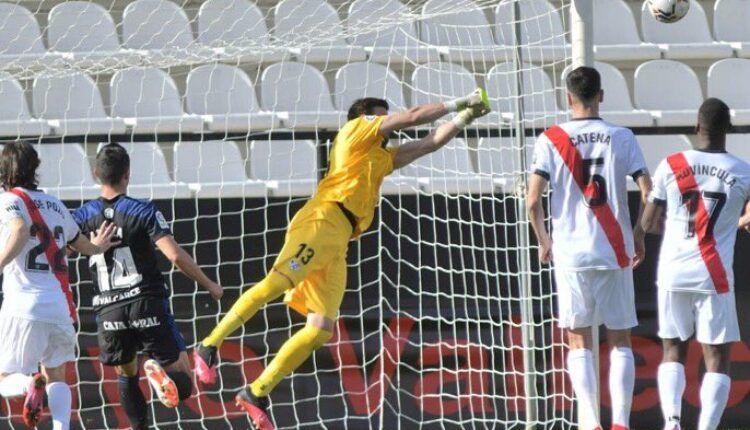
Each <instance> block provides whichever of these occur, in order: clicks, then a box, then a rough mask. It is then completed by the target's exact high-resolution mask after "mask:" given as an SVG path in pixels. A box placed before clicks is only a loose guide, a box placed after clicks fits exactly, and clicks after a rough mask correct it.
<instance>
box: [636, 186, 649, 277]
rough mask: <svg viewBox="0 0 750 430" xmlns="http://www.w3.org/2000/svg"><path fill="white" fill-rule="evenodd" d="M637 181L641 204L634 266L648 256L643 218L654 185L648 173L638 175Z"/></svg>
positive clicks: (637, 224) (637, 222) (637, 221)
mask: <svg viewBox="0 0 750 430" xmlns="http://www.w3.org/2000/svg"><path fill="white" fill-rule="evenodd" d="M635 183H636V184H637V185H638V189H639V190H640V191H641V204H640V208H639V209H638V218H637V220H636V221H635V228H633V239H634V245H635V255H634V256H633V267H638V266H639V265H640V264H641V263H643V260H644V259H645V258H646V230H644V229H643V226H642V223H641V220H642V219H643V212H644V210H645V208H646V205H647V203H648V196H649V195H650V194H651V189H652V188H653V185H652V183H651V177H650V176H649V175H648V173H643V174H640V175H638V177H636V179H635Z"/></svg>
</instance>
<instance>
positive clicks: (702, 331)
mask: <svg viewBox="0 0 750 430" xmlns="http://www.w3.org/2000/svg"><path fill="white" fill-rule="evenodd" d="M693 333H695V338H696V340H697V341H698V342H700V343H704V344H707V345H721V344H724V343H730V342H737V341H739V340H740V326H739V323H738V322H737V305H736V304H735V302H734V292H729V293H726V294H710V293H708V294H707V293H693V292H690V291H667V290H666V289H664V288H659V337H660V338H662V339H678V338H679V339H680V340H682V341H686V340H688V339H689V338H690V337H691V336H692V335H693Z"/></svg>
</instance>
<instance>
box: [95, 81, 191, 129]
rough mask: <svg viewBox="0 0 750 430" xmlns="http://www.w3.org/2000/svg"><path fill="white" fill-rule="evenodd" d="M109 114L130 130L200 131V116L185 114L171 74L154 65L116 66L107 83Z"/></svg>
mask: <svg viewBox="0 0 750 430" xmlns="http://www.w3.org/2000/svg"><path fill="white" fill-rule="evenodd" d="M109 98H110V102H111V103H112V115H113V116H116V117H120V118H124V120H125V123H126V124H127V125H128V126H130V128H131V129H132V131H133V132H134V133H200V132H201V131H203V119H201V117H199V116H195V115H185V113H184V112H183V110H182V100H181V99H180V93H179V92H178V91H177V86H176V85H175V83H174V81H173V80H172V77H171V76H169V75H168V74H167V73H166V72H164V71H163V70H160V69H156V68H150V67H149V68H129V69H123V70H118V71H117V72H116V73H115V74H114V76H112V80H111V81H110V84H109Z"/></svg>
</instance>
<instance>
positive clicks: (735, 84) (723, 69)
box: [708, 58, 750, 125]
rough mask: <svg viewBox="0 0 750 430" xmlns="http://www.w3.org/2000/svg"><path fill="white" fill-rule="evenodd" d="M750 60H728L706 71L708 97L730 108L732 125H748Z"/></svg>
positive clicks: (749, 121)
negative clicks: (715, 98) (716, 98)
mask: <svg viewBox="0 0 750 430" xmlns="http://www.w3.org/2000/svg"><path fill="white" fill-rule="evenodd" d="M749 77H750V60H747V59H742V58H728V59H726V60H721V61H718V62H716V63H715V64H714V65H712V66H711V68H710V69H708V96H709V97H718V98H720V99H721V100H723V101H724V102H725V103H726V104H728V105H729V107H730V108H732V123H733V124H734V125H750V80H748V78H749Z"/></svg>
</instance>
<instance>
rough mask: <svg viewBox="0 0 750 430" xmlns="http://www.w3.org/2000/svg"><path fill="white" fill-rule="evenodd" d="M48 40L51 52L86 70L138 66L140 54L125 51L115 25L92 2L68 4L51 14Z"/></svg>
mask: <svg viewBox="0 0 750 430" xmlns="http://www.w3.org/2000/svg"><path fill="white" fill-rule="evenodd" d="M47 39H48V41H49V47H50V50H52V51H57V52H61V53H64V55H65V57H66V59H68V60H69V61H72V62H74V63H75V64H78V65H81V66H85V65H87V64H96V65H98V66H100V67H101V66H105V67H106V66H107V65H109V64H112V65H113V66H115V65H117V64H118V63H119V64H133V63H138V62H139V58H140V56H139V54H138V53H137V52H134V51H131V50H124V49H122V47H121V46H120V40H119V38H118V37H117V30H116V29H115V23H114V21H113V20H112V17H111V16H110V14H109V12H107V10H106V9H104V7H102V6H100V5H98V4H96V3H93V2H90V1H68V2H64V3H60V4H58V5H57V6H55V7H53V8H52V9H51V10H50V12H49V17H48V24H47Z"/></svg>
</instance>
